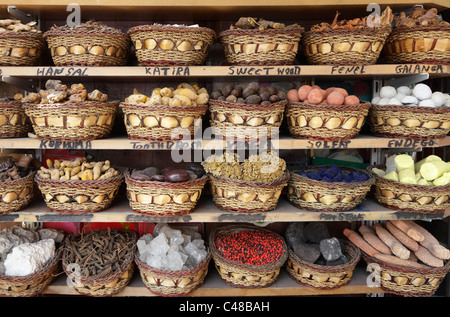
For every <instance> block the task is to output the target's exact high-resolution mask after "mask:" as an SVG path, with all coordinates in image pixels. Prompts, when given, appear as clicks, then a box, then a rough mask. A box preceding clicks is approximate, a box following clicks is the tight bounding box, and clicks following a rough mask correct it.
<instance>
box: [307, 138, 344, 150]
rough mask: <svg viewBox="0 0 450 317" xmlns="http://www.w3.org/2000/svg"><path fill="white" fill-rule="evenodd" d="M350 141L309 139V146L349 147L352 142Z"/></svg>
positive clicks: (319, 147) (313, 147)
mask: <svg viewBox="0 0 450 317" xmlns="http://www.w3.org/2000/svg"><path fill="white" fill-rule="evenodd" d="M350 142H351V141H350V140H348V141H311V140H308V145H307V147H308V148H310V149H347V148H348V145H349V144H350Z"/></svg>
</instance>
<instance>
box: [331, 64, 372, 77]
mask: <svg viewBox="0 0 450 317" xmlns="http://www.w3.org/2000/svg"><path fill="white" fill-rule="evenodd" d="M365 73H366V71H365V69H364V65H362V66H357V65H355V66H333V67H331V72H330V74H331V75H361V74H365Z"/></svg>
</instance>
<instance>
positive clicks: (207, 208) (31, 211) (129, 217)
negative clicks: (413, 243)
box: [0, 196, 447, 223]
mask: <svg viewBox="0 0 450 317" xmlns="http://www.w3.org/2000/svg"><path fill="white" fill-rule="evenodd" d="M446 215H447V214H444V213H439V214H432V215H428V214H420V213H411V212H403V211H397V210H392V209H388V208H386V207H383V206H381V205H379V204H378V203H377V202H376V201H374V200H373V199H371V198H368V199H366V200H364V201H363V202H362V203H361V204H360V205H359V206H358V207H356V208H355V209H354V210H350V211H343V212H319V211H309V210H303V209H299V208H296V207H294V206H292V205H291V204H290V203H289V201H288V200H287V198H286V197H284V196H282V197H281V198H280V200H279V202H278V205H277V208H276V209H275V210H273V211H269V212H261V213H249V214H243V213H234V212H227V211H222V210H220V209H219V208H218V207H216V206H215V204H214V203H213V201H212V198H211V197H210V196H208V197H202V199H201V200H200V201H199V203H198V204H197V206H196V208H195V209H194V211H192V212H191V213H189V214H187V215H184V216H149V215H145V214H140V213H137V212H134V211H133V210H131V208H130V206H129V203H128V200H126V198H124V197H123V198H122V197H120V198H119V197H117V198H116V200H115V201H114V202H113V203H112V205H111V206H110V207H109V208H108V209H107V210H104V211H101V212H96V213H87V214H58V213H56V212H52V211H50V209H49V208H48V207H47V206H46V205H45V203H44V202H43V201H37V202H35V203H32V204H31V205H30V206H28V207H26V208H25V209H24V210H22V211H17V212H12V213H9V214H6V215H1V216H0V222H2V221H3V222H166V223H171V222H211V223H214V222H217V223H218V222H223V223H224V222H252V223H272V222H292V221H364V220H393V219H410V220H420V219H442V218H444V217H445V216H446Z"/></svg>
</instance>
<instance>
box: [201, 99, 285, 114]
mask: <svg viewBox="0 0 450 317" xmlns="http://www.w3.org/2000/svg"><path fill="white" fill-rule="evenodd" d="M287 103H288V101H287V100H281V101H278V102H274V103H271V104H270V105H261V104H244V103H237V102H228V101H222V100H218V99H210V100H209V104H210V105H213V106H221V107H228V108H233V109H242V110H248V111H252V110H254V111H261V110H272V109H274V108H284V107H285V106H286V105H287Z"/></svg>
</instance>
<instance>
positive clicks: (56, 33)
mask: <svg viewBox="0 0 450 317" xmlns="http://www.w3.org/2000/svg"><path fill="white" fill-rule="evenodd" d="M105 35H114V36H121V37H123V38H125V39H127V40H130V38H129V36H128V35H127V34H126V33H124V32H122V31H119V30H117V29H113V30H110V31H106V30H105V31H102V32H101V31H99V30H89V31H80V30H79V29H76V28H72V29H70V30H61V29H60V28H58V29H54V30H48V31H46V32H45V33H44V34H43V37H44V39H46V38H48V37H58V36H70V37H85V36H87V37H88V36H101V37H105ZM105 39H106V40H108V38H107V37H105Z"/></svg>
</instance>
